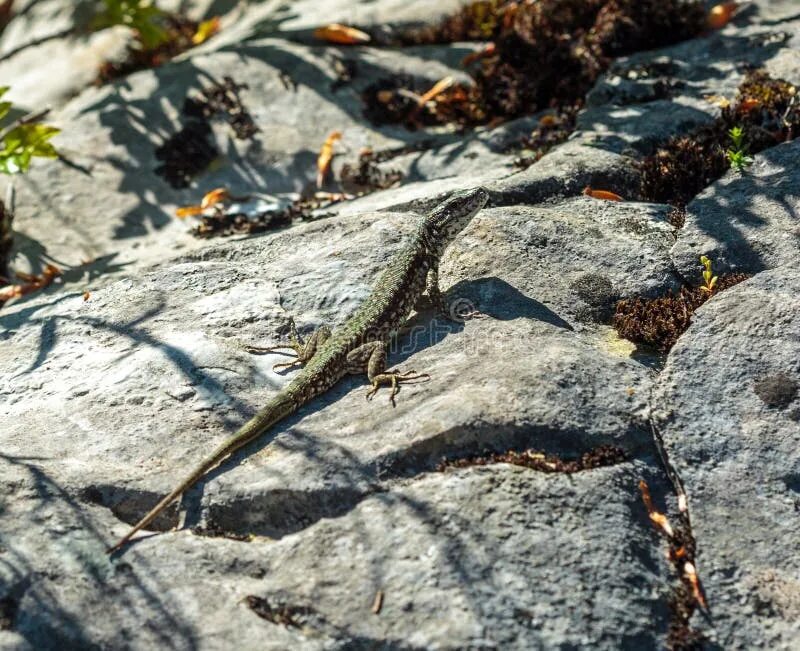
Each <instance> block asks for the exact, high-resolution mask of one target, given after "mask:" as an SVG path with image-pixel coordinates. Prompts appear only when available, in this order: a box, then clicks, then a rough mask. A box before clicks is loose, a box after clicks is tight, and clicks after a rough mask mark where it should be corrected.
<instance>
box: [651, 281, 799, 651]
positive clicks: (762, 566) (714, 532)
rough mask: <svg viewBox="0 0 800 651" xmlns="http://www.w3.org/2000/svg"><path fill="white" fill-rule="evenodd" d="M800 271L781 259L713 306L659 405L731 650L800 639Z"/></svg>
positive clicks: (673, 362)
mask: <svg viewBox="0 0 800 651" xmlns="http://www.w3.org/2000/svg"><path fill="white" fill-rule="evenodd" d="M798 360H800V273H798V271H797V268H796V267H786V266H784V267H779V268H777V269H773V270H771V271H766V272H763V273H761V274H759V275H758V276H756V277H755V278H753V279H751V280H749V281H747V282H745V283H742V284H740V285H737V286H736V287H734V288H732V289H730V290H728V291H726V292H724V293H722V294H720V295H719V296H717V297H715V298H714V299H712V300H711V301H709V302H708V303H706V304H705V305H704V306H703V307H702V308H701V309H700V310H699V311H698V312H697V314H696V315H695V320H694V323H693V324H692V326H691V327H690V328H689V330H688V331H687V332H686V334H685V335H684V336H683V337H682V338H681V339H680V340H679V341H678V343H677V345H676V346H675V347H674V348H673V349H672V352H671V354H670V357H669V360H668V362H667V365H666V368H665V369H664V371H663V373H662V375H661V377H660V378H659V380H658V383H657V388H656V392H655V395H654V406H655V407H656V408H657V409H658V410H659V411H660V412H661V414H660V415H661V417H662V429H663V433H664V439H665V442H666V445H667V448H668V450H669V453H670V455H671V457H672V459H673V463H675V465H676V466H677V469H678V471H679V473H680V474H681V476H682V478H683V481H684V483H685V484H686V490H687V492H688V495H689V507H690V509H691V514H692V528H693V531H694V535H695V537H696V539H697V549H698V556H697V563H698V571H699V573H700V576H701V578H702V579H703V582H704V585H705V590H706V593H707V595H708V601H709V604H710V607H711V612H712V616H713V617H712V624H713V627H712V628H711V629H710V630H709V629H708V623H707V622H705V621H704V620H702V618H700V617H697V618H696V619H695V624H696V625H698V626H702V627H703V628H706V629H707V631H706V632H707V634H708V635H709V636H710V637H711V638H712V639H713V640H715V641H716V642H717V643H718V644H719V645H720V647H721V648H724V649H752V648H770V649H794V648H797V640H798V639H799V638H800V624H798V622H800V556H798V554H797V541H798V539H800V518H799V517H798V508H800V445H799V444H800V394H799V393H798V388H799V387H800V365H799V364H798Z"/></svg>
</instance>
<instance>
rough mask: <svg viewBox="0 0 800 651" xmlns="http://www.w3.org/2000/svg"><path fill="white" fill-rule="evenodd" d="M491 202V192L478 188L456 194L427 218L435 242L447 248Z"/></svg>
mask: <svg viewBox="0 0 800 651" xmlns="http://www.w3.org/2000/svg"><path fill="white" fill-rule="evenodd" d="M487 201H489V192H488V191H487V190H486V189H485V188H481V187H477V188H472V189H471V190H460V191H458V192H454V193H453V194H451V195H450V196H449V197H448V198H447V199H445V200H444V201H443V202H442V203H440V204H439V205H438V206H436V208H434V209H433V210H432V211H431V213H430V214H429V215H428V217H427V218H426V225H427V227H428V228H429V229H430V231H431V234H432V235H433V236H434V240H435V241H436V242H439V243H440V244H441V245H442V246H447V245H448V244H449V243H450V242H451V241H453V239H455V237H456V235H458V234H459V233H460V232H461V231H462V230H464V227H465V226H466V225H467V224H469V223H470V221H472V218H473V217H474V216H475V215H476V214H477V212H478V211H479V210H480V209H481V208H483V207H484V206H485V205H486V202H487Z"/></svg>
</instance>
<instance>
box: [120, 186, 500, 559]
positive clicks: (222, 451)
mask: <svg viewBox="0 0 800 651" xmlns="http://www.w3.org/2000/svg"><path fill="white" fill-rule="evenodd" d="M488 196H489V195H488V193H487V192H486V190H484V189H483V188H475V189H472V190H466V191H462V192H457V193H454V194H453V195H451V196H450V197H449V198H448V199H447V200H445V201H444V202H443V203H442V204H440V205H439V206H437V207H436V208H434V209H433V210H432V211H431V212H430V213H428V215H426V216H425V217H424V218H423V219H422V220H421V221H420V223H419V226H418V228H417V230H416V232H415V233H414V235H413V237H412V238H411V241H410V242H409V243H408V244H407V245H406V246H405V247H404V248H403V249H402V250H401V251H400V252H399V253H398V254H397V255H396V256H395V257H394V258H393V259H392V260H391V262H390V263H389V266H388V267H387V268H386V269H385V270H384V271H383V273H382V274H381V275H380V277H379V278H378V280H377V282H376V283H375V286H374V288H373V290H372V292H371V294H370V296H369V297H368V298H367V300H366V301H364V303H363V304H362V305H361V306H360V307H359V308H358V309H357V310H356V312H355V313H354V314H353V315H352V316H351V317H350V318H349V319H348V320H347V321H346V322H345V323H344V324H342V325H341V326H340V327H339V328H337V329H336V330H335V331H334V332H333V333H331V332H330V330H328V329H327V328H325V327H323V328H320V329H318V330H317V331H316V332H315V333H314V334H313V335H312V336H311V337H310V338H309V340H308V341H307V342H303V341H301V340H300V338H299V337H298V336H297V333H296V331H295V329H294V324H293V323H292V339H291V344H290V345H289V346H279V347H277V348H292V349H293V350H294V351H295V353H296V354H297V360H296V361H295V362H292V363H289V364H279V365H276V367H280V366H285V367H286V366H289V367H290V366H294V365H295V364H305V366H304V367H303V369H302V370H301V371H300V372H299V373H298V374H297V376H296V377H295V378H294V379H293V380H292V381H291V382H290V383H289V384H288V385H287V386H286V387H285V388H284V389H282V390H281V391H280V392H279V393H278V394H277V395H276V396H275V397H274V398H272V399H271V400H270V401H269V402H268V403H267V404H266V405H265V406H264V407H263V408H262V409H261V410H260V411H259V412H258V413H257V414H256V415H255V416H253V418H251V419H250V420H249V421H247V422H246V423H245V424H244V425H243V426H242V427H241V428H240V429H239V430H238V431H237V432H236V433H234V434H233V435H232V436H231V437H230V438H228V439H227V440H226V441H224V442H223V443H222V444H221V445H220V446H219V447H218V448H217V449H216V450H214V452H212V453H211V454H210V455H209V456H208V457H206V459H205V460H203V461H202V462H201V463H200V464H199V465H197V466H196V467H195V468H194V470H192V471H191V472H190V473H189V475H188V476H187V477H186V478H185V479H184V480H183V481H182V482H181V483H180V484H179V485H178V486H177V487H176V488H175V489H174V490H173V491H172V492H170V493H169V494H168V495H167V496H166V497H164V498H163V499H162V500H161V501H160V502H159V503H158V504H156V506H155V507H153V509H152V510H151V511H150V512H149V513H147V515H145V516H144V517H143V518H142V519H141V520H140V521H139V522H138V523H137V524H136V525H135V526H134V527H133V528H132V529H131V530H130V531H129V532H128V533H127V534H126V535H125V536H124V537H123V538H122V539H120V540H119V542H117V543H116V544H115V545H114V546H113V547H111V548H110V549H109V550H108V551H109V553H111V552H113V551H116V550H118V549H120V548H121V547H122V546H123V545H124V544H125V543H127V542H128V541H129V540H130V539H131V537H132V536H133V535H134V534H135V533H136V532H137V531H139V530H140V529H143V528H144V527H146V526H147V525H148V524H150V523H151V522H152V521H153V520H154V519H155V518H156V517H157V516H158V515H159V514H160V513H161V512H162V511H163V510H164V509H165V508H166V507H167V506H169V504H171V503H172V502H173V501H174V500H176V499H177V498H179V497H180V496H181V495H182V494H183V493H184V492H186V491H187V490H188V489H189V488H191V487H192V486H193V485H194V484H196V483H197V482H198V481H199V480H200V479H201V478H202V477H203V476H204V475H205V474H206V473H207V472H208V471H209V470H210V469H211V468H213V467H214V466H216V465H217V464H219V463H220V462H221V461H222V460H223V459H225V458H226V457H228V456H229V455H231V454H232V453H234V452H236V451H237V450H239V449H240V448H242V447H243V446H245V445H247V444H248V443H250V442H251V441H253V440H255V439H256V438H258V437H259V436H261V435H262V434H264V433H265V432H266V431H267V430H269V429H270V428H271V427H272V426H274V425H275V424H276V423H278V422H279V421H281V420H283V419H284V418H286V417H287V416H289V415H290V414H292V413H293V412H295V411H297V409H299V408H300V407H301V406H302V405H304V404H306V403H308V402H309V401H311V400H312V399H313V398H314V397H316V396H318V395H319V394H321V393H323V392H325V391H327V390H328V389H330V388H331V387H332V386H333V385H334V384H336V383H337V382H338V381H339V380H341V379H342V378H343V377H344V376H345V375H347V374H351V373H364V372H366V374H367V377H368V378H369V381H370V382H371V384H372V388H371V390H370V391H369V393H368V394H367V397H368V398H370V397H372V395H374V394H375V392H376V391H377V390H378V388H379V387H380V385H381V384H390V385H391V387H392V393H391V400H392V403H394V396H395V394H396V392H397V385H398V382H402V381H406V380H412V379H416V378H420V377H424V376H420V375H414V374H413V371H412V372H409V373H399V372H397V371H386V346H387V344H388V342H389V340H390V338H391V337H392V336H393V335H394V334H395V333H396V332H397V331H398V330H399V328H400V326H401V325H402V324H403V323H404V322H405V320H406V319H407V318H408V317H409V315H410V314H411V312H412V310H413V309H414V307H415V306H416V305H417V303H418V301H419V299H420V297H421V296H422V294H423V292H425V290H426V289H427V291H428V294H429V297H430V299H431V300H432V301H433V302H434V303H435V304H436V306H437V307H438V308H439V309H440V310H443V309H444V301H443V299H442V294H441V292H440V291H439V286H438V267H439V259H440V258H441V256H442V253H443V252H444V250H445V248H446V247H447V245H448V244H449V243H450V242H451V241H452V240H453V239H454V238H455V237H456V235H458V233H459V232H461V230H462V229H463V228H464V227H465V226H466V225H467V224H468V223H469V222H470V221H471V219H472V217H474V215H475V214H476V213H477V212H478V211H479V210H480V209H481V208H483V207H484V206H485V205H486V202H487V200H488ZM251 350H252V351H253V352H268V351H272V350H275V348H265V349H256V348H252V349H251Z"/></svg>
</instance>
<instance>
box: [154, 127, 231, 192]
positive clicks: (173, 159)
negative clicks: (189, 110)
mask: <svg viewBox="0 0 800 651" xmlns="http://www.w3.org/2000/svg"><path fill="white" fill-rule="evenodd" d="M155 156H156V159H157V160H160V161H162V163H161V165H159V166H158V167H157V168H156V170H155V172H156V174H158V175H159V176H161V177H163V178H164V180H165V181H166V182H167V183H169V184H170V185H171V186H172V187H173V188H176V189H179V188H187V187H189V184H190V183H191V181H192V178H194V177H195V176H196V175H197V174H199V173H200V172H202V171H203V170H205V169H206V168H207V167H208V166H209V165H210V164H211V162H212V161H213V160H214V159H215V158H216V157H217V156H219V150H217V148H216V147H215V146H214V144H213V143H212V142H211V126H210V125H209V124H208V122H206V121H204V120H191V121H190V122H188V124H186V126H184V127H183V128H182V129H181V130H180V131H178V133H176V134H173V135H172V136H170V137H169V138H168V139H167V140H166V141H165V142H164V143H163V144H161V145H160V146H159V147H158V148H156V151H155Z"/></svg>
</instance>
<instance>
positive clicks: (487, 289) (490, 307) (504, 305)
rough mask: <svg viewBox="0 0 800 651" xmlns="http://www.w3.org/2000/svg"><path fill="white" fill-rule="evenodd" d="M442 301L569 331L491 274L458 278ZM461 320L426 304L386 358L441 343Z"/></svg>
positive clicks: (501, 318)
mask: <svg viewBox="0 0 800 651" xmlns="http://www.w3.org/2000/svg"><path fill="white" fill-rule="evenodd" d="M445 300H446V301H447V303H448V305H449V307H450V309H451V310H452V311H455V312H456V313H457V314H458V313H464V312H471V311H477V312H478V313H479V314H480V315H482V316H484V317H489V318H491V319H494V320H496V321H512V320H514V319H532V320H535V321H540V322H542V323H546V324H549V325H551V326H554V327H556V328H560V329H563V330H573V327H572V326H571V325H570V324H569V322H567V321H565V320H564V319H562V318H561V317H560V316H559V315H558V314H556V313H555V312H554V311H553V310H551V309H550V308H549V307H547V306H546V305H544V303H541V302H539V301H537V300H536V299H534V298H531V297H529V296H526V295H525V294H523V293H522V292H521V291H519V290H518V289H517V288H516V287H514V286H513V285H510V284H509V283H507V282H506V281H505V280H502V279H500V278H497V277H495V276H487V277H484V278H478V279H475V280H462V281H459V282H457V283H456V284H455V285H453V286H452V287H450V288H449V289H448V290H447V292H446V297H445ZM464 323H465V322H464V321H463V320H450V319H446V318H442V317H441V316H438V315H436V314H435V313H434V311H433V309H432V306H430V305H429V304H426V305H425V306H424V307H423V309H422V310H420V311H418V312H417V313H416V314H415V315H414V316H413V317H412V318H411V319H409V321H408V322H407V323H406V325H405V327H404V331H406V332H407V336H400V337H398V338H397V340H396V341H393V342H392V344H391V346H390V359H389V361H394V360H397V361H398V362H405V361H406V360H407V359H408V358H409V357H410V356H411V355H412V354H413V353H417V352H420V351H421V350H425V349H426V348H429V347H431V346H434V345H436V344H438V343H441V342H442V341H443V340H444V339H446V338H447V337H448V336H449V335H451V334H456V333H458V332H461V331H462V330H463V329H464Z"/></svg>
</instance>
